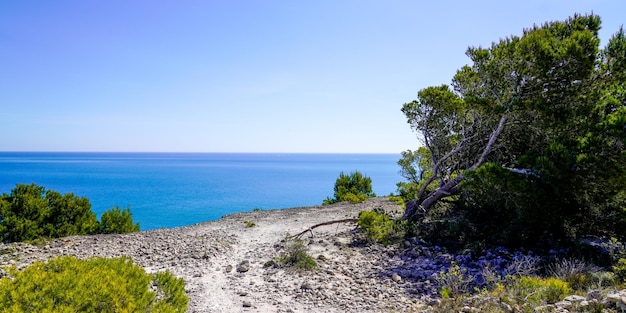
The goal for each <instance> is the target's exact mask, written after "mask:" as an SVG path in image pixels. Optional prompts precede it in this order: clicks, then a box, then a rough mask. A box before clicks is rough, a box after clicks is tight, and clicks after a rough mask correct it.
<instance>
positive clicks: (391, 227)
mask: <svg viewBox="0 0 626 313" xmlns="http://www.w3.org/2000/svg"><path fill="white" fill-rule="evenodd" d="M358 225H359V227H360V228H361V230H362V231H363V233H364V234H365V235H366V236H367V238H368V239H369V240H370V241H372V242H377V243H382V244H384V245H388V244H390V243H394V242H397V241H399V240H400V239H402V238H404V236H405V235H406V231H407V229H408V226H409V224H408V222H406V221H403V220H400V219H392V218H391V217H390V216H389V215H388V214H387V213H385V212H384V211H383V210H380V209H378V210H377V209H375V210H373V211H362V212H361V213H359V221H358Z"/></svg>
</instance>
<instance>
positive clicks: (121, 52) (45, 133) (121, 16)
mask: <svg viewBox="0 0 626 313" xmlns="http://www.w3.org/2000/svg"><path fill="white" fill-rule="evenodd" d="M592 11H593V12H594V13H596V14H598V15H600V16H601V17H602V20H603V30H602V32H601V40H602V45H604V44H605V43H606V42H607V40H608V38H609V37H610V36H611V35H612V34H613V33H615V32H616V31H617V30H618V28H619V26H620V25H622V24H624V19H625V17H626V1H623V0H594V1H591V0H589V1H576V0H573V1H572V0H568V1H565V0H560V1H556V0H554V1H545V0H542V1H536V0H532V1H529V0H526V1H482V0H481V1H418V0H411V1H397V0H389V1H382V0H381V1H364V0H354V1H343V0H315V1H292V0H290V1H271V0H268V1H261V0H258V1H235V0H233V1H229V0H219V1H199V0H180V1H171V0H163V1H161V0H151V1H128V0H107V1H90V0H85V1H82V0H80V1H79V0H75V1H63V0H55V1H35V0H33V1H17V0H16V1H13V0H7V1H2V2H1V3H0V151H178V152H359V153H373V152H384V153H399V152H400V151H403V150H406V149H415V148H416V147H417V146H418V142H417V140H416V138H415V134H414V133H412V132H411V130H410V128H409V126H408V124H406V121H405V118H404V116H403V115H402V113H401V112H400V108H401V107H402V104H403V103H405V102H408V101H411V100H413V99H415V96H416V93H417V91H418V90H420V89H422V88H424V87H427V86H431V85H439V84H443V83H446V84H447V83H450V79H451V78H452V76H453V75H454V73H455V71H456V70H457V69H459V68H460V67H461V66H463V65H464V64H467V63H468V59H467V57H466V56H465V50H466V48H467V47H468V46H478V45H482V46H487V45H490V44H491V42H492V41H497V40H498V39H499V38H503V37H506V36H509V35H512V34H513V35H520V34H521V33H522V29H524V28H528V27H531V26H532V25H533V24H534V23H537V24H541V23H543V22H545V21H550V20H563V19H566V18H567V17H568V16H571V15H573V14H574V13H590V12H592Z"/></svg>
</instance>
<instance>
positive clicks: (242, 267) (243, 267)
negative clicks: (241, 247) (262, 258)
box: [237, 260, 250, 273]
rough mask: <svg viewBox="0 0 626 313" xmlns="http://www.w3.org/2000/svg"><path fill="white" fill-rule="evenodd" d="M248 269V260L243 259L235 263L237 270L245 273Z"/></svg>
mask: <svg viewBox="0 0 626 313" xmlns="http://www.w3.org/2000/svg"><path fill="white" fill-rule="evenodd" d="M249 270H250V261H248V260H243V261H241V263H239V264H237V272H239V273H245V272H247V271H249Z"/></svg>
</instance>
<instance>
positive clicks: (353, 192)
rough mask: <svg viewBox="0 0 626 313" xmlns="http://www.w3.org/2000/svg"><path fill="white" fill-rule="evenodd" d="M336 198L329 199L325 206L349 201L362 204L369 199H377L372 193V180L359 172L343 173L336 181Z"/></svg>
mask: <svg viewBox="0 0 626 313" xmlns="http://www.w3.org/2000/svg"><path fill="white" fill-rule="evenodd" d="M334 190H335V197H334V198H332V199H331V198H327V199H326V200H324V204H331V203H335V202H341V201H348V202H350V203H360V202H363V201H365V200H367V198H372V197H376V194H375V193H374V192H373V191H372V179H371V178H369V177H367V176H365V175H363V174H361V172H359V171H354V172H350V174H344V173H343V172H341V173H340V174H339V177H338V178H337V180H336V181H335V188H334Z"/></svg>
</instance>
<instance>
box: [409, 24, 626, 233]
mask: <svg viewBox="0 0 626 313" xmlns="http://www.w3.org/2000/svg"><path fill="white" fill-rule="evenodd" d="M599 30H600V17H598V16H596V15H575V16H574V17H572V18H569V19H567V20H565V21H557V22H549V23H545V24H543V25H540V26H537V25H535V26H533V27H532V28H530V29H526V30H524V32H523V35H522V36H521V37H518V36H511V37H509V38H505V39H502V40H500V41H499V42H497V43H493V44H492V45H491V47H488V48H483V47H471V48H469V49H468V50H467V55H468V56H469V58H470V59H471V61H472V64H470V65H467V66H464V67H463V68H461V69H460V70H459V71H458V72H457V73H456V75H455V76H454V78H453V80H452V86H447V85H442V86H435V87H427V88H425V89H422V90H420V91H419V93H418V98H417V100H415V101H412V102H410V103H406V104H404V106H403V108H402V111H403V112H404V114H405V115H406V117H407V119H408V122H409V124H410V125H411V127H412V128H413V130H415V131H416V132H417V133H418V135H419V137H420V139H421V143H422V145H423V147H422V148H421V149H419V150H417V151H407V152H405V153H404V154H403V158H402V159H401V160H400V162H399V164H400V166H401V167H402V169H403V170H402V173H403V174H404V175H405V177H407V178H408V180H409V184H412V186H414V187H412V189H411V188H409V187H407V186H406V185H405V186H402V187H403V188H402V189H403V190H404V191H407V190H413V191H414V192H413V194H412V195H411V197H410V198H412V199H413V200H411V201H410V202H409V203H407V209H406V212H405V218H407V219H409V220H412V221H416V222H421V223H422V224H424V223H425V224H429V223H430V225H431V226H432V225H433V223H434V222H433V221H437V223H441V222H442V221H448V222H452V221H453V223H455V224H456V225H457V228H456V229H457V230H458V231H457V234H456V235H457V236H460V235H463V236H468V234H470V235H469V236H471V235H472V234H473V235H474V236H476V237H477V238H485V236H491V237H489V238H492V239H494V240H500V241H504V242H509V243H511V242H514V243H516V244H517V243H520V244H523V243H528V242H531V241H533V240H537V238H541V237H544V236H551V237H552V238H556V239H562V238H572V237H577V236H585V235H620V236H622V235H624V234H623V228H621V226H623V224H624V209H625V207H624V203H625V202H624V190H625V189H626V180H625V177H626V175H625V169H626V153H625V151H626V150H625V148H624V143H625V140H626V138H625V133H626V126H625V125H626V122H625V121H626V96H625V94H626V92H625V81H626V79H625V77H624V76H625V74H624V73H626V69H625V65H624V64H625V63H626V61H625V60H626V56H625V54H626V53H625V51H626V40H625V39H624V32H623V30H622V29H620V30H619V31H618V33H617V34H615V35H614V36H613V37H612V38H611V40H610V42H609V43H608V45H607V46H606V48H604V49H600V48H599V43H600V40H599V38H598V31H599ZM459 225H460V226H459ZM620 229H621V230H620Z"/></svg>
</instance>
